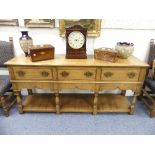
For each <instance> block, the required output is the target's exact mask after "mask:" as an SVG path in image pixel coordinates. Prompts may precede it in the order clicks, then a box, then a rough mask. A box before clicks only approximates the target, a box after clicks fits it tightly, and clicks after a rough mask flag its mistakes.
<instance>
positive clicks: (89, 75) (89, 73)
mask: <svg viewBox="0 0 155 155" xmlns="http://www.w3.org/2000/svg"><path fill="white" fill-rule="evenodd" d="M84 75H85V76H86V77H91V76H92V75H93V73H92V72H89V71H88V72H85V73H84Z"/></svg>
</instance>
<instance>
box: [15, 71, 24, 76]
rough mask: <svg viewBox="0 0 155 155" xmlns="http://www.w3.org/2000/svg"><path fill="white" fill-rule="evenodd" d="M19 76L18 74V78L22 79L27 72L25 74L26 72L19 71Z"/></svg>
mask: <svg viewBox="0 0 155 155" xmlns="http://www.w3.org/2000/svg"><path fill="white" fill-rule="evenodd" d="M17 74H18V76H20V77H24V75H25V72H24V71H18V72H17Z"/></svg>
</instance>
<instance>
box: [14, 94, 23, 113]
mask: <svg viewBox="0 0 155 155" xmlns="http://www.w3.org/2000/svg"><path fill="white" fill-rule="evenodd" d="M15 95H16V99H17V104H18V111H19V113H20V114H22V113H23V105H22V99H21V93H20V91H18V92H15Z"/></svg>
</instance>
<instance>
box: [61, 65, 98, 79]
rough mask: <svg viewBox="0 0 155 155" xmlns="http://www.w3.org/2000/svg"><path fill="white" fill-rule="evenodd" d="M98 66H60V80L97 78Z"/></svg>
mask: <svg viewBox="0 0 155 155" xmlns="http://www.w3.org/2000/svg"><path fill="white" fill-rule="evenodd" d="M95 79H96V68H90V67H89V68H79V67H78V68H77V67H72V68H69V67H66V68H58V80H95Z"/></svg>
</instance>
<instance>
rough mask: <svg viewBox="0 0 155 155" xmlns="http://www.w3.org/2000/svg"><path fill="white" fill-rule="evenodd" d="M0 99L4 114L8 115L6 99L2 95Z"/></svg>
mask: <svg viewBox="0 0 155 155" xmlns="http://www.w3.org/2000/svg"><path fill="white" fill-rule="evenodd" d="M0 100H1V104H2V108H3V110H4V115H5V116H9V111H8V109H7V108H6V104H7V103H6V100H5V98H4V97H3V96H0Z"/></svg>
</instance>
